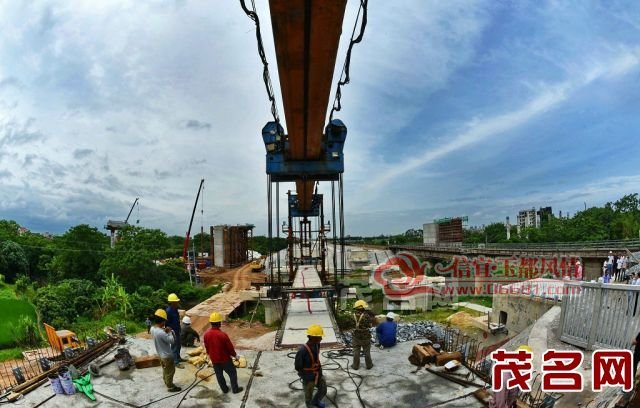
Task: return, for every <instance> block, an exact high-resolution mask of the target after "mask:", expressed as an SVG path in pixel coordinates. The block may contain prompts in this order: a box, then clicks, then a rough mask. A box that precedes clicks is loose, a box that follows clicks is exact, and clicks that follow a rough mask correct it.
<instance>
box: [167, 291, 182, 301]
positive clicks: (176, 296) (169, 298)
mask: <svg viewBox="0 0 640 408" xmlns="http://www.w3.org/2000/svg"><path fill="white" fill-rule="evenodd" d="M179 301H180V299H178V295H176V294H175V293H171V294H170V295H169V296H168V297H167V302H179Z"/></svg>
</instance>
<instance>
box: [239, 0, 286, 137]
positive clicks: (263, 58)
mask: <svg viewBox="0 0 640 408" xmlns="http://www.w3.org/2000/svg"><path fill="white" fill-rule="evenodd" d="M244 2H245V0H240V7H242V10H243V11H244V12H245V14H246V15H247V16H248V17H249V18H250V19H251V20H253V21H254V22H255V23H256V40H257V42H258V55H259V56H260V60H261V61H262V65H263V67H264V68H263V70H262V79H263V80H264V86H265V88H266V89H267V97H268V98H269V102H271V115H273V120H275V122H276V123H277V124H278V125H280V116H279V115H278V108H277V106H276V97H275V95H274V93H273V85H272V84H271V76H270V75H269V63H268V62H267V56H266V54H265V52H264V46H263V45H262V34H260V18H258V13H257V12H256V3H255V1H254V0H251V6H252V8H253V10H249V9H248V8H247V6H246V4H245V3H244Z"/></svg>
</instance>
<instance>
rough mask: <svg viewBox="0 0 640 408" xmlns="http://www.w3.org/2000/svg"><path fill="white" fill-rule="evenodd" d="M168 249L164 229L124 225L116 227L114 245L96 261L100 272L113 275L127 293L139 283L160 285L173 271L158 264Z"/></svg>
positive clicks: (103, 275)
mask: <svg viewBox="0 0 640 408" xmlns="http://www.w3.org/2000/svg"><path fill="white" fill-rule="evenodd" d="M168 251H170V246H169V240H168V239H167V235H166V234H165V233H164V232H162V231H160V230H157V229H146V228H140V227H135V226H127V227H125V228H124V229H122V230H121V231H120V240H119V241H118V243H117V244H116V246H115V248H113V249H110V250H108V251H107V253H106V256H105V258H104V259H103V261H102V263H101V264H100V276H101V277H103V278H106V277H109V276H111V275H113V276H115V277H116V278H117V279H118V281H119V282H121V283H122V285H123V286H124V288H125V289H126V290H127V291H128V292H129V293H133V292H134V291H135V289H136V288H137V287H138V286H141V285H149V286H152V287H154V288H160V287H162V286H163V285H164V283H166V281H167V280H168V279H169V276H168V273H169V272H170V271H173V268H171V267H166V268H161V267H160V265H161V263H162V260H163V259H165V257H166V256H167V255H168ZM184 275H185V277H186V278H187V279H188V276H186V274H184Z"/></svg>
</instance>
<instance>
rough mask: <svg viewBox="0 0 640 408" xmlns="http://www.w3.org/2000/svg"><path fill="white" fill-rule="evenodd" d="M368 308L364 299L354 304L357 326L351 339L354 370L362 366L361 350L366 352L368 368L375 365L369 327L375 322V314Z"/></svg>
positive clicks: (365, 360)
mask: <svg viewBox="0 0 640 408" xmlns="http://www.w3.org/2000/svg"><path fill="white" fill-rule="evenodd" d="M368 308H369V305H367V302H365V301H364V300H358V301H356V303H355V304H354V305H353V320H354V323H355V328H354V329H353V336H352V340H351V346H352V347H353V364H352V365H351V368H353V369H354V370H357V369H359V368H360V350H362V352H363V353H364V362H365V364H366V366H367V370H370V369H371V368H372V367H373V362H372V361H371V331H369V329H370V328H371V327H373V325H374V323H375V316H374V315H373V313H371V311H370V310H368Z"/></svg>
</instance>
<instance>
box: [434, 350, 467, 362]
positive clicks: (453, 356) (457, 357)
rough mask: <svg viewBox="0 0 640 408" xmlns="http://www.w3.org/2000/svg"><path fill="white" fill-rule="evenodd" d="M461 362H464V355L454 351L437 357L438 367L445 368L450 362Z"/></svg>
mask: <svg viewBox="0 0 640 408" xmlns="http://www.w3.org/2000/svg"><path fill="white" fill-rule="evenodd" d="M454 360H457V361H460V360H462V353H460V352H459V351H454V352H453V353H447V352H444V353H440V354H438V355H437V356H436V365H437V366H443V365H445V364H447V363H448V362H449V361H454Z"/></svg>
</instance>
